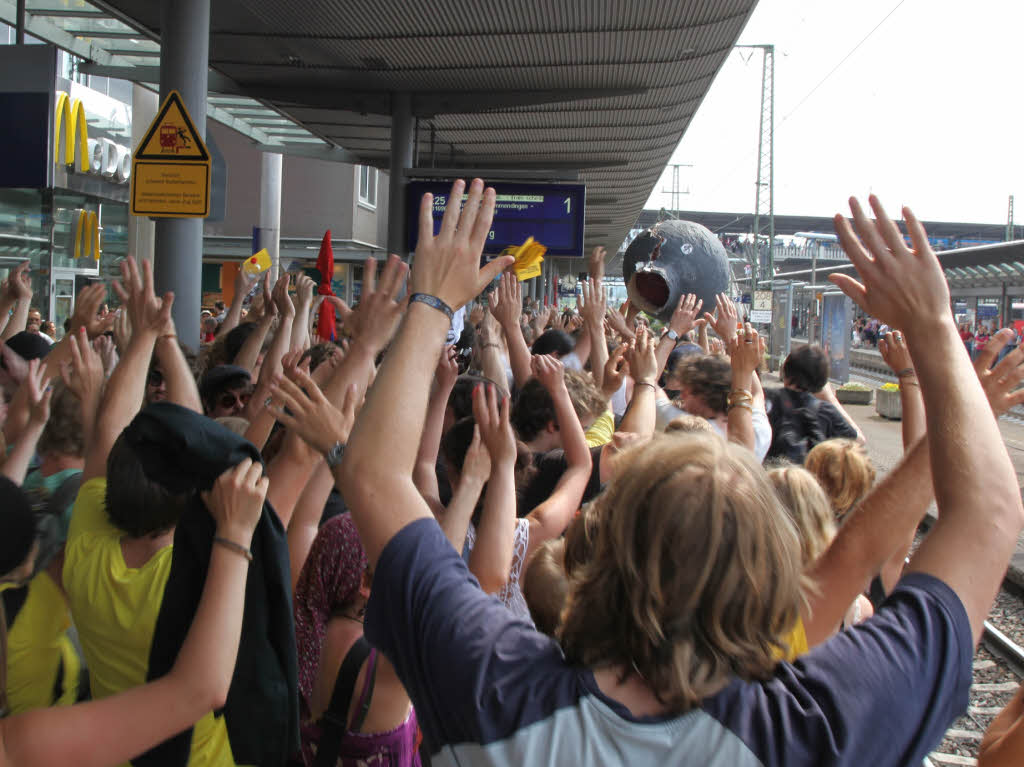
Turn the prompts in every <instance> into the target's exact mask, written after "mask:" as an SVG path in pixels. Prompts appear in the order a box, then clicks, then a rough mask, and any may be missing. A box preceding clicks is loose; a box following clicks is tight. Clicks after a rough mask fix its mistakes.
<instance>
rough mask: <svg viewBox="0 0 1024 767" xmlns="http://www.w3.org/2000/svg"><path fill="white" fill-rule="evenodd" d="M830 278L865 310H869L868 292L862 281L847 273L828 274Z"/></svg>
mask: <svg viewBox="0 0 1024 767" xmlns="http://www.w3.org/2000/svg"><path fill="white" fill-rule="evenodd" d="M828 280H829V282H831V283H832V284H833V285H835V286H836V287H837V288H839V289H840V290H841V291H843V293H845V294H846V295H847V296H849V297H850V299H851V300H852V301H853V302H854V303H855V304H857V306H859V307H860V308H861V309H863V310H864V311H865V312H868V308H867V303H868V292H867V290H865V289H864V286H863V285H862V284H861V283H859V282H857V280H855V279H853V277H850V276H849V275H847V274H830V275H829V276H828ZM868 314H870V312H868Z"/></svg>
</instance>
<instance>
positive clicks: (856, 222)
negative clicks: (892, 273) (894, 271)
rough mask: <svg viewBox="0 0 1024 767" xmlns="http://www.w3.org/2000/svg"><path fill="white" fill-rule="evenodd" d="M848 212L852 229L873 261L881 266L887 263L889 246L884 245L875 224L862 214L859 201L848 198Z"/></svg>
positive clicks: (883, 239) (884, 242) (889, 259)
mask: <svg viewBox="0 0 1024 767" xmlns="http://www.w3.org/2000/svg"><path fill="white" fill-rule="evenodd" d="M850 212H851V213H853V228H854V229H855V230H856V231H857V234H858V236H859V237H860V239H861V242H863V243H864V245H865V246H866V247H867V249H868V250H869V251H870V252H871V255H872V256H874V258H875V261H880V262H882V263H883V264H884V263H889V262H890V261H891V259H892V254H891V253H890V252H889V245H888V243H886V241H885V238H883V237H882V234H881V232H880V231H879V227H878V224H877V222H875V221H872V220H871V219H870V218H868V215H867V213H865V212H864V208H862V207H861V204H860V201H859V200H858V199H857V198H856V197H851V198H850ZM883 213H884V211H883Z"/></svg>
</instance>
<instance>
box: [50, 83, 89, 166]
mask: <svg viewBox="0 0 1024 767" xmlns="http://www.w3.org/2000/svg"><path fill="white" fill-rule="evenodd" d="M65 126H66V127H65ZM62 127H64V128H65V130H64V164H65V165H74V164H75V144H76V142H77V144H78V167H79V169H80V170H81V171H82V173H86V172H88V170H89V133H88V128H87V127H86V124H85V107H83V106H82V102H81V101H79V100H78V99H74V98H71V97H70V96H68V94H66V93H64V91H58V92H57V111H56V112H55V113H54V115H53V161H54V162H55V163H60V137H61V128H62Z"/></svg>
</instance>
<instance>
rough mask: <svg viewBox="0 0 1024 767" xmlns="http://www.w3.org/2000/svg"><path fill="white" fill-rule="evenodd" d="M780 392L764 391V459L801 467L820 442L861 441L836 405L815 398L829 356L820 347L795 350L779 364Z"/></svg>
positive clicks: (822, 387)
mask: <svg viewBox="0 0 1024 767" xmlns="http://www.w3.org/2000/svg"><path fill="white" fill-rule="evenodd" d="M782 383H783V387H782V388H781V389H769V390H767V391H765V398H766V406H767V409H768V421H769V422H770V423H771V425H772V444H771V447H769V448H768V455H767V458H766V460H771V459H773V458H774V459H786V460H789V461H792V462H793V463H797V464H802V463H803V462H804V458H806V457H807V453H808V452H809V451H810V449H811V448H813V447H814V446H815V445H817V444H818V443H819V442H824V441H825V440H826V439H832V438H833V437H847V438H849V439H857V440H860V439H861V435H860V433H859V431H858V430H857V428H856V426H854V425H853V424H852V423H851V422H850V421H848V420H847V418H846V416H845V415H844V413H843V412H841V411H840V409H838V408H837V407H836V405H835V404H833V403H831V402H827V401H823V400H822V399H821V397H819V396H815V395H816V394H818V393H819V392H822V391H823V390H825V389H826V387H827V385H828V356H827V355H826V354H825V351H824V349H822V348H821V347H820V346H817V345H814V346H810V345H804V346H801V347H799V348H798V349H795V350H794V351H793V352H791V353H790V355H789V356H788V357H786V361H785V362H783V363H782Z"/></svg>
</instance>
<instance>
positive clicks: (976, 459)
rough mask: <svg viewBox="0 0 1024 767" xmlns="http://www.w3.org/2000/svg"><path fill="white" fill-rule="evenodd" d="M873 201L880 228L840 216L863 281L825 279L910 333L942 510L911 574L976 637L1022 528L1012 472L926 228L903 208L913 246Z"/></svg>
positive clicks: (859, 214)
mask: <svg viewBox="0 0 1024 767" xmlns="http://www.w3.org/2000/svg"><path fill="white" fill-rule="evenodd" d="M870 200H871V206H872V208H873V209H874V212H875V215H876V218H877V221H871V220H869V219H868V217H867V216H866V215H865V214H864V212H863V210H862V209H861V207H860V205H859V204H858V203H857V201H856V200H854V199H851V201H850V207H851V210H852V212H853V220H854V225H855V227H856V230H857V234H856V235H855V234H854V231H853V228H852V227H851V226H850V223H849V222H848V221H847V220H846V219H845V218H843V217H842V216H837V217H836V229H837V231H838V233H839V237H840V241H841V242H842V244H843V249H844V250H845V251H846V253H847V255H848V256H849V257H850V260H851V261H852V262H853V264H854V266H855V267H856V269H857V272H858V274H859V276H860V277H861V280H862V282H857V281H856V280H854V279H853V278H852V277H849V276H846V275H836V274H833V275H830V277H829V279H831V280H832V281H833V282H834V283H835V284H836V285H838V286H839V288H840V289H841V290H842V291H843V292H844V293H846V294H847V295H848V296H850V297H851V298H852V299H853V300H854V301H855V302H856V303H857V304H858V305H859V306H860V307H861V308H862V309H864V311H865V312H867V313H868V314H869V315H871V316H873V317H878V318H879V319H880V320H882V321H884V322H886V323H888V324H889V325H890V326H893V327H899V328H903V329H904V330H905V331H906V332H907V341H908V346H909V349H910V354H911V358H912V359H913V361H914V368H915V370H916V371H917V374H918V378H919V380H920V383H921V392H922V395H923V397H924V403H925V413H926V421H927V429H928V433H929V434H931V435H935V438H934V439H930V440H929V448H930V454H931V456H930V457H931V468H932V479H933V483H934V488H935V498H936V501H937V503H938V507H939V519H938V521H937V522H936V524H935V527H934V528H932V531H931V533H930V534H929V535H928V536H927V538H925V540H924V543H923V544H922V545H921V548H920V549H918V551H917V553H916V554H915V556H914V559H913V560H912V561H911V563H910V569H911V570H914V571H921V572H925V573H930V574H932V575H934V576H935V577H937V578H939V579H940V580H942V581H944V582H945V583H946V584H947V585H948V586H949V587H950V588H952V589H953V591H955V592H956V594H957V595H958V596H959V597H960V600H961V602H962V603H963V605H964V607H965V609H966V611H967V615H968V617H969V619H970V623H971V628H972V630H973V632H974V637H975V639H976V640H977V639H979V638H980V637H981V633H982V627H983V624H984V621H985V618H986V616H987V615H988V612H989V608H990V607H991V604H992V601H993V599H994V598H995V595H996V594H997V593H998V591H999V587H1000V584H1001V583H1002V579H1003V575H1004V573H1005V571H1006V566H1007V563H1008V562H1009V561H1010V556H1011V555H1012V553H1013V551H1014V548H1015V546H1016V542H1017V537H1018V534H1019V533H1020V530H1021V527H1022V526H1024V508H1022V506H1021V497H1020V488H1019V487H1018V485H1017V475H1016V472H1015V471H1014V469H1013V465H1012V463H1011V462H1010V458H1009V456H1008V455H1007V453H1006V448H1005V446H1004V445H1003V441H1002V436H1001V434H1000V432H999V428H998V426H997V424H996V421H995V418H994V417H993V415H992V411H991V408H990V407H989V403H988V402H987V401H986V398H985V392H984V391H983V389H982V387H981V384H980V383H978V379H977V376H975V375H973V370H972V367H971V362H970V360H969V359H968V357H967V353H966V351H965V349H964V346H963V344H962V343H961V341H960V336H959V334H958V333H957V329H956V325H955V324H954V322H953V317H952V316H951V314H950V311H949V288H948V286H947V284H946V280H945V277H944V275H943V272H942V268H941V266H940V265H939V261H938V259H937V258H936V257H935V254H934V253H933V252H932V249H931V246H930V245H929V243H928V237H927V234H926V233H925V231H924V227H923V226H922V225H921V223H920V222H919V221H918V220H917V218H916V217H915V216H914V214H913V213H912V212H911V211H910V209H909V208H904V209H903V214H904V219H905V220H906V222H907V228H908V230H909V233H910V238H911V241H912V244H913V249H910V248H908V247H907V246H906V244H905V242H904V240H903V236H902V235H901V234H900V231H899V229H898V228H897V227H896V225H895V224H894V223H893V222H892V221H891V220H890V219H889V217H888V216H887V215H886V213H885V211H884V210H883V208H882V205H881V203H880V202H879V201H878V199H877V198H875V197H874V196H872V197H871V198H870ZM858 235H859V237H858ZM979 498H984V499H985V503H984V504H979V503H978V499H979Z"/></svg>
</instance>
